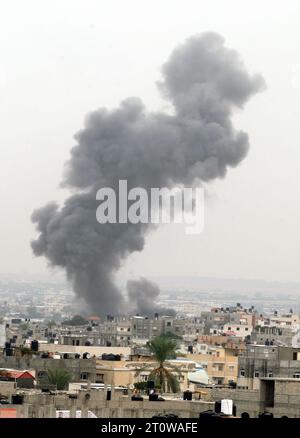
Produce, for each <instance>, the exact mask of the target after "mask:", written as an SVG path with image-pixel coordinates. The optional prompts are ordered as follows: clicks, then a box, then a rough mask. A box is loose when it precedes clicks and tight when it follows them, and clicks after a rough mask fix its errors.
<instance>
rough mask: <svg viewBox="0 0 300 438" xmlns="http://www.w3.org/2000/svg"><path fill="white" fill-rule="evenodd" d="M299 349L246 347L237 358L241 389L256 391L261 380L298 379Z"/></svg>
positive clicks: (266, 346) (299, 376) (299, 372)
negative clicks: (276, 378)
mask: <svg viewBox="0 0 300 438" xmlns="http://www.w3.org/2000/svg"><path fill="white" fill-rule="evenodd" d="M299 353H300V348H293V347H281V346H276V345H256V344H250V345H247V349H246V350H245V352H244V353H242V354H241V355H240V356H239V361H238V381H237V385H238V387H241V388H247V389H257V388H258V386H259V381H260V379H262V378H275V377H278V378H295V379H298V378H299V379H300V360H299V359H300V354H299Z"/></svg>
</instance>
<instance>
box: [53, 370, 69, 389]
mask: <svg viewBox="0 0 300 438" xmlns="http://www.w3.org/2000/svg"><path fill="white" fill-rule="evenodd" d="M47 380H48V382H49V383H50V384H51V385H55V386H56V388H57V389H58V390H63V389H67V387H68V385H69V383H70V381H71V374H70V373H69V371H67V370H64V369H63V368H57V369H54V370H47Z"/></svg>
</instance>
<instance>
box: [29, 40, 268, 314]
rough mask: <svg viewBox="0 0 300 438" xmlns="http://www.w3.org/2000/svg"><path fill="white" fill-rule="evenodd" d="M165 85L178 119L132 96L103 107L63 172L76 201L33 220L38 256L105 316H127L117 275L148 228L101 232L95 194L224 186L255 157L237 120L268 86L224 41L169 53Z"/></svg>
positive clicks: (195, 43)
mask: <svg viewBox="0 0 300 438" xmlns="http://www.w3.org/2000/svg"><path fill="white" fill-rule="evenodd" d="M158 87H159V89H160V91H161V93H162V95H163V97H164V98H165V99H166V100H168V101H169V103H170V104H171V105H172V107H173V110H172V113H171V114H170V113H163V112H150V111H148V110H147V109H146V108H145V107H144V105H143V103H142V101H141V100H140V99H139V98H137V97H131V98H128V99H126V100H124V101H123V102H121V104H120V106H119V107H118V108H116V109H115V110H112V111H110V110H108V109H106V108H100V109H99V110H97V111H94V112H92V113H90V114H89V115H88V116H87V118H86V121H85V126H84V128H83V129H82V130H80V131H79V132H78V133H77V134H76V135H75V140H76V142H77V144H76V146H74V147H73V149H72V150H71V158H70V160H69V161H68V163H67V165H66V172H65V178H64V185H65V186H67V187H69V188H70V189H72V193H73V194H72V195H71V196H70V197H69V198H68V199H66V201H65V203H64V205H63V206H62V207H61V208H60V207H59V206H58V205H57V204H55V203H53V204H48V205H46V206H45V207H42V208H40V209H38V210H36V211H35V212H34V213H33V215H32V220H33V222H34V223H36V227H37V231H38V232H39V236H38V238H37V239H36V240H34V241H33V242H32V248H33V251H34V253H35V254H36V255H37V256H45V257H46V258H47V260H48V261H49V263H50V265H52V266H57V267H61V268H63V269H64V270H65V272H66V274H67V278H68V279H69V280H70V281H71V283H72V286H73V288H74V291H75V293H76V294H77V295H78V296H79V297H81V298H84V299H85V301H86V302H87V303H88V304H89V305H90V307H91V308H92V309H93V311H94V312H98V313H99V314H106V313H114V314H117V313H120V312H124V309H125V307H124V306H125V305H126V303H125V302H124V298H123V295H122V293H121V292H120V290H119V288H118V286H117V285H116V283H115V281H114V275H115V273H116V272H117V271H118V269H119V268H120V266H121V263H123V261H124V260H125V259H126V257H128V256H129V255H130V254H131V253H132V252H134V251H142V250H143V247H144V241H145V234H146V232H147V231H148V230H149V229H150V228H151V226H150V225H147V224H130V223H128V224H118V223H117V224H105V225H100V224H99V223H98V222H97V221H96V214H95V213H96V209H97V206H98V204H99V203H98V202H97V201H96V192H97V191H98V189H99V188H101V187H112V188H115V190H116V192H117V191H118V183H119V180H121V179H126V180H127V181H128V188H129V189H130V188H131V187H136V186H137V187H143V188H146V189H150V188H151V187H172V186H174V185H175V184H189V185H190V184H195V183H197V182H199V183H200V182H207V181H210V180H212V179H214V178H223V177H224V176H225V174H226V171H227V168H228V167H235V166H237V165H238V164H239V163H240V161H241V160H242V159H243V158H244V157H245V156H246V154H247V151H248V136H247V134H246V133H244V132H242V131H237V130H235V129H234V127H233V125H232V122H231V116H232V113H233V111H234V110H235V109H241V108H243V106H244V104H245V103H246V102H247V100H248V99H249V98H250V97H251V96H252V95H254V94H255V93H257V92H258V91H260V90H262V89H263V88H264V81H263V79H262V77H261V76H259V75H253V76H251V75H249V74H248V72H247V71H246V69H245V67H244V65H243V63H242V61H241V59H240V58H239V56H238V54H237V53H236V52H235V51H234V50H230V49H227V48H226V47H225V46H224V40H223V38H222V37H221V36H219V35H218V34H216V33H205V34H201V35H196V36H193V37H191V38H189V39H188V40H187V41H185V42H184V43H183V44H182V45H180V46H178V47H177V48H176V49H175V50H174V51H173V52H172V53H171V56H170V58H169V59H168V61H167V62H166V63H165V64H164V65H163V68H162V81H161V82H160V83H159V84H158ZM140 285H141V286H143V282H142V283H141V284H140ZM141 293H142V295H141V296H143V291H142V290H141ZM129 295H130V297H131V299H134V300H135V302H136V305H137V310H138V311H139V308H142V310H144V311H146V312H147V313H149V312H151V303H150V301H144V302H142V301H143V300H141V299H140V298H139V295H138V292H137V289H136V288H134V292H132V284H131V287H130V283H129ZM153 304H154V303H153ZM153 310H156V307H155V305H154V306H153Z"/></svg>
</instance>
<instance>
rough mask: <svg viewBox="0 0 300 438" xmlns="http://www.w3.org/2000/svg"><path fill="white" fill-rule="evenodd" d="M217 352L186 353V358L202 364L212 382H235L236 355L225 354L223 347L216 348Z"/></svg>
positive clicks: (225, 383)
mask: <svg viewBox="0 0 300 438" xmlns="http://www.w3.org/2000/svg"><path fill="white" fill-rule="evenodd" d="M217 352H218V353H219V355H217V354H187V355H186V356H187V358H188V359H191V360H194V361H196V362H198V363H200V364H201V365H202V366H204V368H205V371H206V372H207V374H208V376H209V377H210V379H212V381H213V382H214V383H220V384H224V385H227V384H228V383H229V382H230V381H232V382H236V381H237V376H238V357H237V356H232V355H228V354H226V351H225V349H224V348H218V349H217Z"/></svg>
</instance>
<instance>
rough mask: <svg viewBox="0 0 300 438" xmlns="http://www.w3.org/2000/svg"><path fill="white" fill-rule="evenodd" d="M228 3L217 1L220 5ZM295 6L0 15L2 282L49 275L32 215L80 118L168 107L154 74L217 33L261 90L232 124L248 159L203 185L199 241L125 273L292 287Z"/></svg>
mask: <svg viewBox="0 0 300 438" xmlns="http://www.w3.org/2000/svg"><path fill="white" fill-rule="evenodd" d="M223 3H224V4H223ZM297 3H298V2H297V1H286V2H284V3H283V2H279V1H278V2H276V1H275V2H272V3H271V2H265V3H262V2H258V1H254V2H251V4H250V3H249V5H248V8H247V7H246V6H245V4H243V3H242V2H240V1H237V0H236V1H227V2H226V3H225V2H220V1H210V2H199V1H191V0H187V1H181V0H178V1H175V2H174V1H170V0H165V1H164V2H159V1H153V2H146V1H129V2H122V1H110V2H99V1H91V0H88V1H62V0H61V1H51V2H50V1H43V2H38V1H27V2H21V1H11V2H9V3H7V4H3V5H2V7H1V16H0V53H1V57H0V120H1V129H0V150H1V160H0V175H1V186H0V196H1V227H0V242H1V247H2V252H1V265H0V272H12V273H14V272H32V273H36V272H40V271H43V272H46V263H45V262H44V261H43V260H42V259H36V258H34V257H33V255H32V253H31V248H30V240H31V239H32V238H33V237H34V236H35V232H34V228H33V225H32V224H31V222H30V215H31V213H32V211H33V210H34V209H35V208H37V207H39V206H41V205H44V204H45V203H47V202H48V201H50V200H55V199H56V200H57V199H61V200H62V199H63V198H64V197H65V195H66V192H65V191H63V190H61V189H59V187H58V184H59V182H60V181H61V179H62V178H61V177H62V171H63V164H64V161H65V160H66V159H67V158H68V154H69V150H70V149H71V147H72V146H73V145H74V140H73V138H72V136H73V134H74V133H75V132H77V131H78V129H80V128H81V127H82V125H83V119H84V116H85V114H86V113H87V112H89V111H91V110H94V109H97V108H98V107H100V106H106V107H110V108H111V107H114V106H117V105H118V104H119V101H120V100H122V99H124V98H126V97H128V96H140V97H141V98H142V99H143V101H144V103H145V104H146V105H147V106H148V108H152V109H159V110H164V107H165V105H166V103H165V102H164V101H162V100H161V97H160V95H159V93H158V92H157V89H156V87H155V81H156V80H159V79H160V73H159V68H160V66H161V64H162V63H163V62H164V61H165V60H166V58H167V57H168V55H169V53H170V51H171V50H172V49H173V48H174V47H175V46H176V45H177V44H178V43H180V42H182V41H183V40H184V39H186V38H187V37H189V36H190V35H193V34H195V33H199V32H203V31H208V30H212V31H216V32H218V33H220V34H222V35H223V36H224V38H225V39H226V46H229V47H232V48H234V49H236V50H237V51H238V52H239V53H240V54H241V56H242V58H243V59H244V61H245V64H246V66H247V69H248V70H249V71H250V72H261V73H262V74H263V76H264V78H265V80H266V82H267V85H268V89H267V90H266V91H265V92H264V93H261V94H258V95H256V96H255V98H253V100H251V101H250V102H249V103H248V104H247V106H246V109H245V111H243V112H241V113H240V114H237V115H236V116H235V123H236V126H237V127H238V128H241V129H243V130H244V131H246V132H247V133H248V134H249V137H250V151H249V154H248V157H247V158H246V159H245V160H244V161H243V162H242V163H241V165H240V166H239V167H238V168H236V169H233V170H229V172H228V175H227V178H226V179H225V180H222V181H218V182H216V183H213V184H212V185H211V186H210V192H209V198H208V200H207V203H206V224H205V230H204V233H202V234H201V235H199V236H187V235H186V234H185V233H184V229H183V227H180V226H179V225H176V226H175V225H173V226H170V225H165V226H162V227H161V228H160V229H159V230H158V231H157V232H155V233H153V234H151V235H150V236H149V238H148V239H147V244H146V247H145V250H144V251H143V253H142V254H141V253H136V254H134V255H133V256H132V257H131V258H130V259H129V260H128V262H127V263H126V266H124V269H123V274H124V275H125V276H127V275H128V276H130V277H131V276H140V275H142V276H146V277H147V276H149V275H150V276H151V275H163V274H165V275H172V274H177V275H178V274H179V273H182V275H200V276H216V277H247V278H265V279H270V280H285V281H288V280H291V281H300V272H299V269H298V261H299V259H300V245H299V243H300V242H299V240H300V239H299V236H300V233H299V231H300V230H299V227H300V220H299V219H300V201H299V188H300V172H299V171H298V168H299V159H300V150H299V145H298V143H299V134H300V124H299V119H300V118H299V116H300V109H299V99H300V52H299V41H300V29H299V19H300V5H298V4H297Z"/></svg>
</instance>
